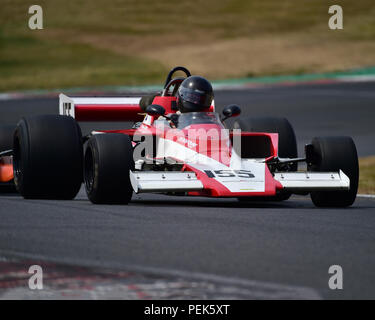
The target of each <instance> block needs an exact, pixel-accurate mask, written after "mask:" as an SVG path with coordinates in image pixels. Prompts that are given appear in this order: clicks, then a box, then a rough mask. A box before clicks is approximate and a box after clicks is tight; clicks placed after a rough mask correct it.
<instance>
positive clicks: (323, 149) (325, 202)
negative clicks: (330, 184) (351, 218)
mask: <svg viewBox="0 0 375 320" xmlns="http://www.w3.org/2000/svg"><path fill="white" fill-rule="evenodd" d="M311 144H312V146H313V151H312V159H311V161H310V164H308V170H309V171H326V172H327V171H328V172H329V171H336V172H337V171H339V170H342V171H343V172H344V173H345V174H346V175H347V176H348V177H349V179H350V189H349V190H345V191H314V192H311V193H310V196H311V200H312V201H313V203H314V204H315V205H316V206H317V207H348V206H351V205H352V204H353V203H354V201H355V198H356V196H357V190H358V178H359V168H358V155H357V149H356V146H355V144H354V141H353V139H352V138H350V137H318V138H314V139H313V140H312V143H311Z"/></svg>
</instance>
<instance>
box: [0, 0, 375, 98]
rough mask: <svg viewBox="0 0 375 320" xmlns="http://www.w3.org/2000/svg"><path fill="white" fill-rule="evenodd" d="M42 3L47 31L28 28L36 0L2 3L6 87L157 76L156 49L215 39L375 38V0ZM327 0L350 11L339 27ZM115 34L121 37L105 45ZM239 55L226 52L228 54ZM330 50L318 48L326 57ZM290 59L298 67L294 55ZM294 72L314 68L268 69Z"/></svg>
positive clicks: (1, 61) (0, 44)
mask: <svg viewBox="0 0 375 320" xmlns="http://www.w3.org/2000/svg"><path fill="white" fill-rule="evenodd" d="M37 3H38V4H39V5H41V6H42V7H43V10H44V30H37V31H31V30H29V29H28V27H27V21H28V18H29V15H28V7H29V6H30V5H31V4H33V3H31V2H30V1H26V0H3V1H2V3H1V5H0V8H1V9H0V74H1V77H0V91H6V90H21V89H32V88H55V87H74V86H95V85H117V84H123V85H131V84H145V83H155V82H159V81H160V80H161V79H162V78H163V77H164V75H165V72H166V70H167V69H169V67H170V65H168V63H166V62H165V61H163V59H162V57H159V56H158V52H159V51H160V52H161V53H160V55H162V54H163V53H162V52H163V51H162V50H163V49H165V48H168V47H171V48H179V46H181V45H186V44H190V45H192V46H193V47H194V46H196V47H207V50H208V51H209V50H210V44H213V43H215V42H218V41H225V40H226V39H236V38H248V39H253V38H260V39H261V38H262V37H263V36H264V37H274V39H275V41H279V40H280V41H286V42H288V37H289V35H290V34H295V33H298V34H301V35H302V37H301V39H302V40H297V41H300V42H301V43H300V42H297V43H291V45H292V46H303V45H305V44H304V43H302V42H303V41H306V39H308V42H309V43H315V44H316V46H317V47H319V46H320V45H321V44H322V42H324V43H326V44H327V43H332V45H336V46H340V43H344V44H345V41H351V42H358V44H359V45H360V44H361V43H362V42H366V41H373V40H374V39H375V2H374V1H373V0H360V1H353V0H337V1H327V0H283V1H280V0H266V1H265V0H251V1H250V0H222V1H216V0H215V1H214V0H197V1H169V0H168V1H167V0H159V1H154V0H142V1H139V0H123V1H120V0H110V1H108V0H107V1H104V0H75V1H66V0H64V1H62V0H53V1H47V0H40V1H38V2H37ZM331 4H340V5H342V6H343V8H344V30H342V31H339V32H333V31H329V30H328V28H327V22H328V17H329V16H328V7H329V5H331ZM109 37H113V39H115V40H113V41H109V42H108V40H107V39H109ZM303 39H305V40H303ZM105 40H107V42H105ZM343 41H344V42H343ZM103 43H104V44H103ZM250 45H251V44H250ZM360 48H361V47H359V50H360ZM328 49H329V48H328ZM265 50H267V49H265ZM325 50H327V48H326V49H325ZM343 50H345V48H344V47H343ZM150 51H151V53H152V54H150ZM211 54H212V53H211ZM233 54H234V53H233V52H230V49H228V57H230V56H231V55H233ZM236 54H241V52H236ZM280 54H282V53H280ZM307 54H308V52H307ZM370 54H373V53H372V51H370V52H368V53H366V52H365V51H364V52H363V55H364V56H366V55H370ZM261 56H262V55H261V54H260V55H259V56H257V57H249V59H259V58H261ZM324 56H325V54H324V52H322V57H321V58H320V60H324V59H323V57H324ZM159 58H160V59H159ZM234 59H235V58H234ZM290 59H291V61H290V64H293V57H291V58H290ZM346 59H348V58H346ZM366 61H367V62H368V61H369V59H368V58H367V60H366ZM222 63H223V61H213V63H212V65H210V66H208V67H207V68H211V69H212V70H216V69H217V70H219V71H216V73H213V74H215V75H217V77H225V73H220V67H219V66H220V64H222ZM260 63H264V64H266V62H260ZM301 63H303V61H302V62H301ZM327 63H329V62H327ZM374 63H375V57H374ZM275 65H276V66H277V65H278V64H277V63H276V64H275ZM346 65H347V64H346ZM192 67H193V69H194V63H193V66H192ZM355 67H358V58H357V60H356V65H355ZM236 68H238V70H237V69H236V70H235V71H236V72H237V71H238V72H237V74H238V76H244V75H246V73H249V74H256V75H259V73H262V72H268V73H269V71H267V68H263V69H262V68H260V71H258V72H256V73H254V72H253V70H245V71H244V70H243V69H244V68H240V67H236ZM316 68H317V69H316V70H315V71H317V72H319V71H321V70H319V66H317V67H316ZM211 69H209V70H211ZM262 70H265V71H262ZM293 70H299V72H300V73H303V72H304V70H307V71H311V66H310V67H306V68H305V67H304V66H290V65H287V66H285V65H280V68H279V69H278V68H277V67H275V68H273V71H272V72H273V73H274V74H280V73H289V72H293ZM244 72H245V73H244Z"/></svg>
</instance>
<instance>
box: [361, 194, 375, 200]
mask: <svg viewBox="0 0 375 320" xmlns="http://www.w3.org/2000/svg"><path fill="white" fill-rule="evenodd" d="M357 197H360V198H371V199H375V194H357Z"/></svg>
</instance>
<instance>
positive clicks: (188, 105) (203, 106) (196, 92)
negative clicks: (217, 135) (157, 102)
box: [177, 76, 214, 113]
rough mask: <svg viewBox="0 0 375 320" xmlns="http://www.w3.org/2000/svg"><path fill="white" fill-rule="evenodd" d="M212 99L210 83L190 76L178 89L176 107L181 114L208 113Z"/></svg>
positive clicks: (212, 93)
mask: <svg viewBox="0 0 375 320" xmlns="http://www.w3.org/2000/svg"><path fill="white" fill-rule="evenodd" d="M213 98H214V92H213V89H212V86H211V83H210V82H208V81H207V80H206V79H205V78H203V77H199V76H190V77H188V78H186V79H185V80H184V81H183V82H182V83H181V85H180V87H179V88H178V92H177V107H178V110H180V112H182V113H184V112H197V111H208V108H209V107H210V106H211V103H212V100H213Z"/></svg>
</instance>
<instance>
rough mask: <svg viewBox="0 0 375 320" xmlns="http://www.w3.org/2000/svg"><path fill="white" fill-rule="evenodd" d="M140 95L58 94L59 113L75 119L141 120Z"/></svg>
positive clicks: (142, 116)
mask: <svg viewBox="0 0 375 320" xmlns="http://www.w3.org/2000/svg"><path fill="white" fill-rule="evenodd" d="M140 100H141V97H68V96H67V95H65V94H60V95H59V113H60V115H66V116H70V117H73V118H75V119H76V120H77V121H141V120H142V119H143V118H144V115H142V114H140V113H142V112H143V111H142V109H141V108H140V106H139V101H140Z"/></svg>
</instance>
